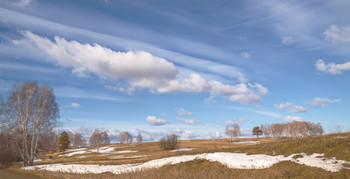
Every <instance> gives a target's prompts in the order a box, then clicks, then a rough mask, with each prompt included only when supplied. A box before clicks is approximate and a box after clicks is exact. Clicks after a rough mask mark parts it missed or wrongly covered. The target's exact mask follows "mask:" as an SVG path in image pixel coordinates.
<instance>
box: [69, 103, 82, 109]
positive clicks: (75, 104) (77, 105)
mask: <svg viewBox="0 0 350 179" xmlns="http://www.w3.org/2000/svg"><path fill="white" fill-rule="evenodd" d="M70 106H71V107H73V108H79V107H80V104H78V103H71V104H70Z"/></svg>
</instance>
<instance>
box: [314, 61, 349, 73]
mask: <svg viewBox="0 0 350 179" xmlns="http://www.w3.org/2000/svg"><path fill="white" fill-rule="evenodd" d="M315 66H316V69H317V70H318V71H322V72H324V73H330V74H332V75H336V74H341V72H342V71H345V70H350V62H346V63H343V64H335V63H328V64H325V63H324V61H323V60H322V59H319V60H318V61H317V62H316V64H315Z"/></svg>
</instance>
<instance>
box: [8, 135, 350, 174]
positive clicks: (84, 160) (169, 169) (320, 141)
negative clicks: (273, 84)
mask: <svg viewBox="0 0 350 179" xmlns="http://www.w3.org/2000/svg"><path fill="white" fill-rule="evenodd" d="M252 140H254V141H259V142H258V143H236V142H234V143H230V142H229V140H227V139H216V140H214V139H212V140H187V141H181V142H180V147H181V148H193V150H190V151H176V152H173V151H165V150H161V149H160V147H159V146H158V143H157V142H147V143H138V144H111V145H109V146H108V147H114V148H115V149H114V150H115V151H114V153H109V154H106V153H84V154H77V155H73V156H60V155H64V154H62V153H48V154H41V155H40V156H39V158H41V159H43V160H42V161H40V162H36V164H37V165H39V164H54V163H63V164H97V165H119V164H130V163H143V162H147V161H150V160H153V159H159V158H164V157H170V156H180V155H190V154H200V153H212V152H233V153H248V154H268V155H284V156H289V155H291V154H295V153H302V152H303V153H306V154H308V155H311V154H313V153H324V154H325V157H329V158H330V157H336V159H338V160H345V161H350V133H341V134H331V135H324V136H315V137H308V138H299V139H279V140H276V139H271V138H270V139H266V138H259V139H256V138H246V139H239V141H252ZM87 150H88V149H87ZM125 151H129V153H126V152H125ZM118 152H120V153H118ZM19 166H20V163H17V164H15V165H13V166H12V167H11V169H12V170H21V169H19ZM347 167H350V166H347ZM21 172H25V173H28V174H36V175H38V176H41V177H43V178H350V170H346V169H343V170H341V171H339V172H327V171H325V170H323V169H320V168H315V167H308V166H306V165H300V164H296V163H293V162H290V161H284V162H279V163H277V164H275V165H273V166H272V167H270V168H267V169H253V170H252V169H251V170H247V169H229V168H227V167H226V166H224V165H222V164H220V163H216V162H209V161H207V160H194V161H190V162H183V163H180V164H177V165H167V166H164V167H161V168H158V169H149V170H144V171H140V172H134V173H127V174H120V175H114V174H112V173H103V174H72V173H62V172H49V171H22V170H21Z"/></svg>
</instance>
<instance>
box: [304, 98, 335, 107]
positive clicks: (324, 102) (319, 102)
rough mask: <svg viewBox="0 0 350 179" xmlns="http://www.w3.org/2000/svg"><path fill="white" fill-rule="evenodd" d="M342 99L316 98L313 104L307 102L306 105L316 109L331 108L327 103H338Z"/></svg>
mask: <svg viewBox="0 0 350 179" xmlns="http://www.w3.org/2000/svg"><path fill="white" fill-rule="evenodd" d="M340 101H341V99H328V98H314V100H313V101H312V102H309V101H306V102H305V103H304V104H307V105H311V106H314V107H324V106H329V104H327V103H338V102H340Z"/></svg>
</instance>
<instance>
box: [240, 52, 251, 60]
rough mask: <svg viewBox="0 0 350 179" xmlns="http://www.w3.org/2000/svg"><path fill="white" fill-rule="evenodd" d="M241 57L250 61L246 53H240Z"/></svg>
mask: <svg viewBox="0 0 350 179" xmlns="http://www.w3.org/2000/svg"><path fill="white" fill-rule="evenodd" d="M241 56H242V57H243V58H246V59H250V54H249V53H248V52H242V53H241Z"/></svg>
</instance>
